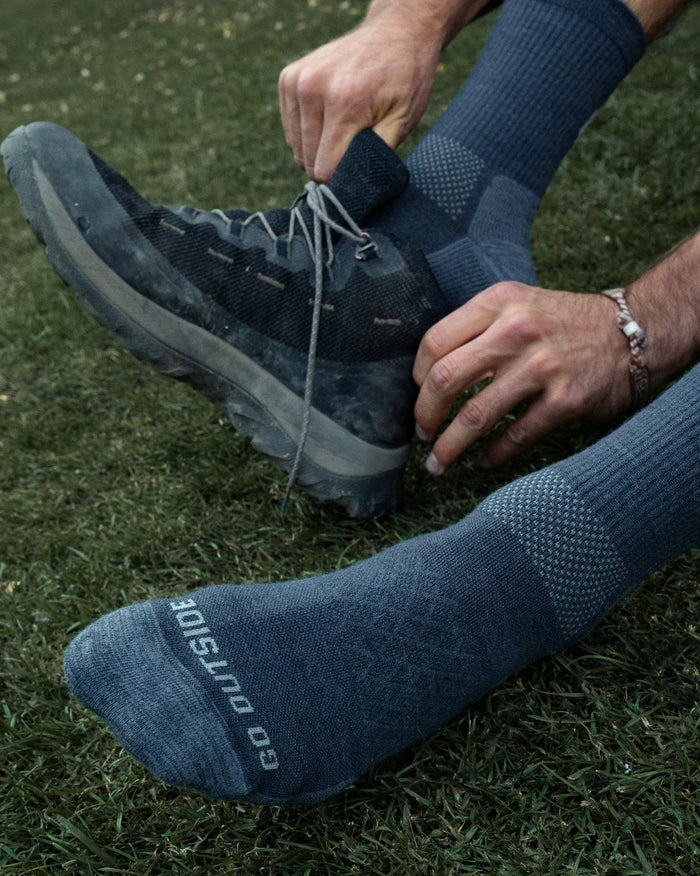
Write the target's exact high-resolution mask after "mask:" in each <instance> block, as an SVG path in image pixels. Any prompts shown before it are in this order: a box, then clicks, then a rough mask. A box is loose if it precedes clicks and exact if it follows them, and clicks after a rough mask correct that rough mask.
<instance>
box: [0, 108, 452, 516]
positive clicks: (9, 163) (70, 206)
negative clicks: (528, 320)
mask: <svg viewBox="0 0 700 876" xmlns="http://www.w3.org/2000/svg"><path fill="white" fill-rule="evenodd" d="M1 150H2V155H3V158H4V161H5V167H6V170H7V175H8V178H9V180H10V183H11V184H12V186H13V187H14V188H15V190H16V192H17V194H18V196H19V199H20V204H21V207H22V212H23V214H24V216H25V217H26V219H27V221H28V222H29V225H30V227H31V228H32V230H33V232H34V234H35V235H36V237H37V238H38V239H39V241H40V242H41V243H43V244H45V245H46V252H47V256H48V259H49V261H50V262H51V264H52V265H53V267H54V268H55V270H56V271H57V272H58V274H59V275H60V276H61V278H62V279H63V280H64V281H65V282H66V283H67V284H69V285H70V286H72V287H73V288H74V289H75V290H76V292H77V293H78V298H79V299H80V301H81V302H82V303H83V304H84V305H85V307H86V308H87V310H88V311H89V312H90V313H91V314H92V315H93V316H94V317H95V318H96V319H97V320H98V321H99V322H100V323H102V325H104V326H106V327H107V328H108V329H110V331H112V332H113V333H114V335H115V336H116V338H117V340H118V341H119V342H120V343H121V344H122V345H123V346H124V347H126V348H127V349H128V350H130V351H131V352H132V353H133V354H134V355H136V356H138V357H139V358H141V359H145V360H146V361H148V362H150V363H151V364H152V365H153V366H155V368H156V369H157V370H158V371H160V372H162V373H164V374H167V375H169V376H171V377H177V378H180V379H183V380H185V381H187V382H188V383H189V384H191V385H192V386H193V387H194V388H195V389H197V390H199V391H200V392H202V393H204V394H205V395H206V396H207V397H208V398H209V399H211V400H212V401H214V402H215V403H216V404H218V405H219V406H220V407H221V408H223V410H224V411H225V412H226V413H227V415H228V416H229V418H230V419H231V421H232V423H233V424H234V426H235V427H236V429H238V431H239V432H241V433H242V434H243V435H245V436H247V437H249V438H250V439H251V441H252V443H253V446H254V447H255V448H257V449H258V450H260V451H261V452H262V453H263V454H264V455H265V456H266V457H267V458H268V459H269V460H270V461H271V462H272V463H274V465H276V466H278V467H279V468H282V469H284V470H285V471H286V472H288V473H289V474H290V485H291V483H292V482H294V481H295V482H297V483H298V484H299V485H301V486H302V487H304V488H305V489H307V490H308V491H309V492H310V493H311V494H312V495H314V496H315V497H317V498H319V499H321V500H333V501H335V502H338V503H340V504H341V505H343V506H344V507H345V508H346V509H347V511H348V512H349V513H350V514H351V515H353V516H367V515H371V514H383V513H387V512H390V511H392V510H393V509H394V508H395V507H396V505H397V502H398V498H399V494H400V484H401V474H402V471H403V468H404V464H405V462H406V459H407V457H408V454H409V449H410V441H411V436H412V434H413V405H414V402H415V395H416V388H415V386H414V383H413V380H412V378H411V370H412V365H413V358H414V354H415V352H416V349H417V347H418V344H419V342H420V339H421V337H422V335H423V334H424V333H425V331H426V330H427V328H428V327H429V326H431V325H432V324H433V323H434V322H435V321H436V320H437V319H439V318H440V317H441V316H443V315H444V313H445V312H446V305H445V303H444V300H443V297H442V295H441V293H440V291H439V289H438V288H437V286H436V283H435V280H434V279H433V276H432V274H431V272H430V269H429V267H428V265H427V262H426V261H425V258H424V257H423V255H422V253H421V252H420V251H419V250H418V249H417V248H416V247H415V246H414V245H412V244H409V243H406V242H402V241H399V240H397V239H396V238H394V237H392V235H391V234H389V233H387V232H385V231H382V230H381V229H370V230H369V231H364V230H362V229H361V227H360V224H359V223H361V222H362V220H363V218H364V217H365V216H367V215H368V214H369V213H371V212H372V211H373V210H375V209H376V208H377V207H378V206H380V205H381V204H383V203H385V202H386V201H388V200H390V199H392V198H394V197H396V196H397V195H398V194H400V193H401V191H403V189H404V188H405V186H406V184H407V181H408V172H407V171H406V169H405V167H404V166H403V164H402V163H401V161H400V160H399V159H398V157H397V156H396V155H395V153H394V152H393V151H392V150H391V149H390V148H389V147H388V146H386V144H384V143H383V141H382V140H381V139H380V138H379V137H378V136H377V135H376V134H374V133H372V132H371V131H364V132H362V133H361V134H359V135H358V136H357V137H356V138H355V140H354V141H353V143H352V144H351V146H350V148H349V150H348V152H347V153H346V155H345V157H344V159H343V161H342V162H341V164H340V166H339V167H338V170H337V171H336V173H335V174H334V176H333V178H332V179H331V181H330V182H329V184H328V185H322V184H316V183H313V182H310V183H308V184H307V186H306V189H305V192H304V194H303V195H301V196H300V198H298V199H297V201H296V202H295V204H294V205H293V206H292V207H291V208H290V209H288V210H271V211H269V212H267V213H265V214H262V213H253V214H249V213H246V212H244V211H242V210H227V211H222V210H213V211H211V212H204V211H200V210H196V209H194V208H192V207H182V208H179V209H170V208H168V207H162V206H154V205H152V204H150V203H148V202H147V201H145V200H144V199H143V198H142V197H141V196H140V195H139V194H138V193H137V192H136V191H135V190H134V189H133V188H132V187H131V186H130V185H129V183H128V182H127V181H126V180H125V179H124V178H123V177H122V176H120V175H119V174H118V173H117V172H116V171H114V170H112V169H111V168H110V167H108V166H107V165H106V164H105V163H104V162H103V161H102V160H101V159H100V158H99V157H98V156H97V155H95V154H94V153H93V152H91V151H90V150H89V149H88V148H87V147H86V146H85V145H84V144H83V143H81V142H80V141H79V140H78V139H77V138H76V137H74V136H73V135H72V134H71V133H70V132H68V131H66V130H64V129H63V128H60V127H58V126H57V125H53V124H49V123H44V122H40V123H36V124H32V125H29V126H28V127H21V128H17V129H16V130H15V131H14V132H13V133H12V134H10V135H9V137H8V138H7V139H6V140H5V142H4V143H3V144H2V147H1Z"/></svg>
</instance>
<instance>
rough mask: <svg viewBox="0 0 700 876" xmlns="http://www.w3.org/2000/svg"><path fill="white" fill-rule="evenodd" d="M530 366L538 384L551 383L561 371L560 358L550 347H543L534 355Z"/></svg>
mask: <svg viewBox="0 0 700 876" xmlns="http://www.w3.org/2000/svg"><path fill="white" fill-rule="evenodd" d="M529 366H530V371H531V372H532V374H533V375H534V376H535V377H536V379H537V382H538V383H541V382H546V381H551V380H552V379H553V378H554V377H555V376H556V375H558V374H559V372H560V371H561V361H560V359H559V356H558V355H557V354H556V353H555V352H554V350H552V349H550V348H548V347H542V348H541V349H539V350H537V351H536V352H535V353H533V355H532V357H531V359H530V362H529Z"/></svg>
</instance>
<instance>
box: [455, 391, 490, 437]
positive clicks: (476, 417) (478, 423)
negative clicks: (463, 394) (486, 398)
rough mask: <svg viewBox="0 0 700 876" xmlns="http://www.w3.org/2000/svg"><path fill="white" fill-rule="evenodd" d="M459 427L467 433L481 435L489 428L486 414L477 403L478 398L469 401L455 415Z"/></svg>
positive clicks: (482, 407)
mask: <svg viewBox="0 0 700 876" xmlns="http://www.w3.org/2000/svg"><path fill="white" fill-rule="evenodd" d="M457 421H458V422H459V425H460V426H462V427H463V428H464V429H466V430H467V431H468V432H476V433H478V434H481V433H482V432H485V431H486V429H488V427H489V419H488V412H487V411H486V410H485V408H484V406H483V405H482V404H481V403H480V402H479V400H478V396H477V397H476V398H472V399H470V400H469V401H468V402H467V403H466V404H465V405H464V406H463V407H462V408H461V409H460V411H459V413H458V414H457Z"/></svg>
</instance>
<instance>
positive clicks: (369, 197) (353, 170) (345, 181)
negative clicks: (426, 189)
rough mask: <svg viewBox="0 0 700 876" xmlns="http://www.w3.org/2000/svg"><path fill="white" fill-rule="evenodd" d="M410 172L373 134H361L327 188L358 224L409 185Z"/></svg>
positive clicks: (353, 142) (342, 160)
mask: <svg viewBox="0 0 700 876" xmlns="http://www.w3.org/2000/svg"><path fill="white" fill-rule="evenodd" d="M408 176H409V174H408V170H407V169H406V167H405V165H404V163H403V162H402V161H401V159H400V158H399V157H398V155H397V154H396V153H395V152H394V150H393V149H391V148H390V147H389V146H387V145H386V143H385V142H384V141H383V140H382V138H381V137H380V136H379V135H378V134H375V133H374V131H371V130H369V129H368V130H366V131H361V132H360V133H359V134H357V135H356V136H355V138H354V139H353V140H352V142H351V143H350V145H349V146H348V148H347V151H346V153H345V155H344V156H343V157H342V158H341V160H340V164H339V165H338V167H337V168H336V170H335V173H334V174H333V176H332V177H331V178H330V181H329V182H328V187H329V188H330V189H331V191H332V192H333V194H334V195H335V196H336V197H337V198H338V200H339V201H340V203H341V204H342V205H343V207H345V209H346V210H347V211H348V213H349V214H350V215H351V216H352V218H353V219H354V220H355V222H357V223H358V225H360V224H361V223H362V220H363V219H364V218H365V217H366V216H368V215H369V214H370V213H371V212H373V211H374V210H376V209H377V207H380V206H381V205H382V204H384V203H385V202H386V201H390V200H391V199H392V198H396V197H398V195H400V194H401V193H402V192H403V190H404V189H405V188H406V186H407V185H408Z"/></svg>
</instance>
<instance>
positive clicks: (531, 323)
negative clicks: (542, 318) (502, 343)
mask: <svg viewBox="0 0 700 876" xmlns="http://www.w3.org/2000/svg"><path fill="white" fill-rule="evenodd" d="M504 332H505V335H506V339H507V340H508V341H510V342H511V343H514V344H518V345H525V344H531V343H533V342H535V341H537V340H539V339H540V338H541V337H542V327H541V325H540V322H539V320H538V318H537V317H536V316H535V314H534V313H531V312H530V311H529V310H527V309H523V308H518V310H517V311H515V312H514V313H513V314H512V315H511V316H510V318H509V319H508V320H507V323H506V325H505V327H504Z"/></svg>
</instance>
